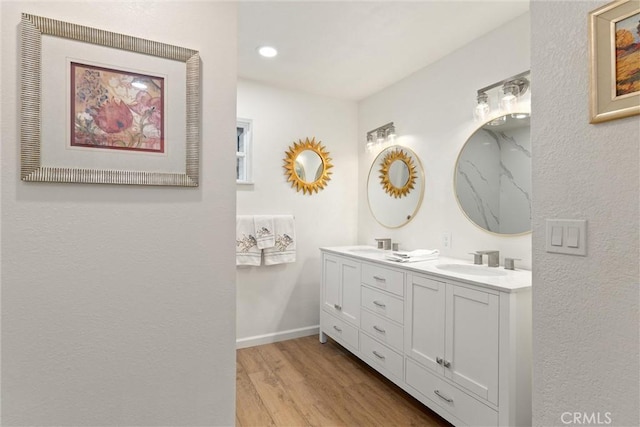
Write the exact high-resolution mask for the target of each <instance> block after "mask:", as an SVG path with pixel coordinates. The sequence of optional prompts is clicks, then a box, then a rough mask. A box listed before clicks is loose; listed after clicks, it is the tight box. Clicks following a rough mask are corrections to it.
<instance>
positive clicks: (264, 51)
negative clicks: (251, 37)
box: [258, 46, 278, 58]
mask: <svg viewBox="0 0 640 427" xmlns="http://www.w3.org/2000/svg"><path fill="white" fill-rule="evenodd" d="M258 53H259V54H260V55H262V56H264V57H265V58H273V57H274V56H276V55H277V54H278V51H277V50H276V48H275V47H271V46H261V47H259V48H258Z"/></svg>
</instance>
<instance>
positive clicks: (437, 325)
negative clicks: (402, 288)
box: [404, 274, 446, 374]
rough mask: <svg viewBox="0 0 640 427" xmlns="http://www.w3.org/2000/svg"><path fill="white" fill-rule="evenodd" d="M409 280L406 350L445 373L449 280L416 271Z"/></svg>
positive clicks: (417, 359) (427, 365) (414, 358)
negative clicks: (417, 273)
mask: <svg viewBox="0 0 640 427" xmlns="http://www.w3.org/2000/svg"><path fill="white" fill-rule="evenodd" d="M407 282H408V286H407V296H406V310H405V316H406V321H405V340H404V342H405V353H406V355H407V356H409V357H411V358H412V359H413V360H415V361H417V362H419V363H421V364H422V365H424V366H425V367H427V368H429V369H431V370H433V371H435V372H438V373H440V374H442V372H443V369H444V368H443V367H442V363H443V362H442V359H443V358H444V356H445V353H444V327H445V318H444V314H445V311H444V310H445V298H446V284H445V283H443V282H438V281H435V280H432V279H428V278H426V277H424V276H420V275H416V274H409V275H407Z"/></svg>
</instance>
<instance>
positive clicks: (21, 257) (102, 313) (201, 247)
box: [1, 1, 237, 426]
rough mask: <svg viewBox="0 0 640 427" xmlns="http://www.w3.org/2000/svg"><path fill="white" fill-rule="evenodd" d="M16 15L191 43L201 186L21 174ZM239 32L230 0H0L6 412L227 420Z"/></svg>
mask: <svg viewBox="0 0 640 427" xmlns="http://www.w3.org/2000/svg"><path fill="white" fill-rule="evenodd" d="M21 12H28V13H32V14H36V15H41V16H45V17H49V18H53V19H60V20H64V21H68V22H74V23H78V24H83V25H87V26H92V27H97V28H101V29H105V30H110V31H115V32H120V33H125V34H129V35H134V36H138V37H144V38H148V39H152V40H158V41H161V42H165V43H170V44H175V45H178V46H185V47H189V48H193V49H196V50H199V51H200V54H201V56H202V82H203V83H202V92H201V93H202V118H203V122H202V128H201V130H202V157H201V164H202V165H203V167H202V172H201V185H200V187H199V188H196V189H186V188H153V187H143V186H140V187H135V186H132V187H127V186H112V185H63V184H46V183H24V182H22V181H20V180H19V178H18V177H19V170H18V169H19V157H18V155H19V145H18V114H17V105H18V99H17V95H18V93H17V88H18V74H17V73H18V68H19V67H18V62H17V58H18V53H17V47H18V39H17V32H18V25H19V23H20V13H21ZM235 41H236V10H235V5H233V4H230V3H215V2H193V3H185V2H160V3H153V2H140V3H131V2H78V1H69V2H41V3H32V2H4V1H3V2H2V54H3V57H2V133H1V134H2V199H1V200H2V425H7V426H8V425H12V426H13V425H42V426H45V425H56V426H64V425H77V426H88V425H92V426H99V425H111V426H113V425H137V426H153V425H156V426H160V425H162V426H168V425H171V426H188V425H192V426H195V425H198V426H204V425H232V424H233V423H234V416H235V413H234V402H235V395H234V390H235V370H234V367H235V330H234V319H235V288H234V281H235V268H234V266H233V262H234V260H233V252H234V249H233V247H234V233H233V225H234V224H235V217H234V214H235V183H234V181H233V176H234V172H233V169H234V162H235V160H234V149H233V144H232V143H225V141H233V138H234V136H233V135H234V133H235V130H234V123H235V114H236V111H235V102H236V101H235V100H236V84H235V83H236V55H237V53H236V45H235ZM61 84H63V82H61ZM63 105H64V104H63ZM45 137H46V138H47V141H55V140H56V138H55V137H56V136H55V135H46V136H45Z"/></svg>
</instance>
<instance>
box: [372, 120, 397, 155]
mask: <svg viewBox="0 0 640 427" xmlns="http://www.w3.org/2000/svg"><path fill="white" fill-rule="evenodd" d="M395 137H396V127H395V126H394V125H393V122H390V123H387V124H386V125H383V126H380V127H379V128H375V129H373V130H370V131H369V132H367V145H366V147H367V150H369V151H371V150H373V149H374V147H375V146H376V145H380V144H384V143H385V142H392V141H393V140H394V139H395Z"/></svg>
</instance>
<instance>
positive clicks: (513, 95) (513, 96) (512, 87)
mask: <svg viewBox="0 0 640 427" xmlns="http://www.w3.org/2000/svg"><path fill="white" fill-rule="evenodd" d="M502 93H503V95H502V98H500V107H502V109H503V110H505V111H513V109H514V107H515V106H516V104H517V103H518V95H519V94H520V89H519V88H518V86H517V85H516V84H515V83H512V82H507V83H505V84H504V86H502Z"/></svg>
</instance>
